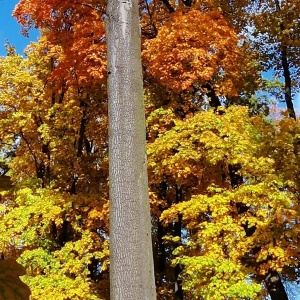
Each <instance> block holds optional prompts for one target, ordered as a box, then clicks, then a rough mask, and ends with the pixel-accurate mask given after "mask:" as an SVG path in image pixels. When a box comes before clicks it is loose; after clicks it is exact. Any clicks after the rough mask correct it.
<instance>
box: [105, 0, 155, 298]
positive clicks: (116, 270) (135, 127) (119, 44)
mask: <svg viewBox="0 0 300 300" xmlns="http://www.w3.org/2000/svg"><path fill="white" fill-rule="evenodd" d="M105 23H106V40H107V54H108V98H109V104H108V114H109V185H110V289H111V299H112V300H154V299H156V291H155V281H154V268H153V256H152V242H151V222H150V206H149V201H148V177H147V160H146V125H145V111H144V97H143V78H142V64H141V36H140V25H139V10H138V1H137V0H131V1H130V0H129V1H128V0H108V6H107V16H106V20H105Z"/></svg>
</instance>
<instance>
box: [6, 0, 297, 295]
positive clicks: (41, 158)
mask: <svg viewBox="0 0 300 300" xmlns="http://www.w3.org/2000/svg"><path fill="white" fill-rule="evenodd" d="M139 5H140V16H141V20H140V21H141V34H142V52H141V55H142V59H143V71H144V94H145V96H144V99H145V105H146V117H147V142H148V148H147V154H148V174H149V192H150V197H149V198H150V205H151V213H152V236H153V250H154V266H155V275H156V286H157V298H158V299H162V300H163V299H165V300H166V299H175V297H177V298H176V299H216V300H219V299H266V298H267V295H268V294H269V295H270V296H271V299H272V300H274V299H283V300H284V299H288V298H287V296H286V291H285V289H284V286H283V285H282V282H284V281H297V280H299V270H298V269H299V233H300V232H299V231H300V227H299V213H300V211H299V210H300V208H299V191H300V181H299V172H300V169H299V168H300V167H299V166H300V161H299V159H300V157H299V151H300V146H299V137H300V124H299V121H298V120H295V119H294V118H293V117H292V118H290V117H289V116H292V114H291V111H289V112H284V111H283V112H281V113H278V112H276V114H273V115H269V114H268V113H269V108H270V107H272V102H274V101H277V100H278V101H279V100H284V99H286V98H284V97H287V87H289V86H291V97H292V99H295V94H296V93H297V92H298V87H299V80H298V77H297V76H298V75H299V74H298V73H299V59H298V57H299V55H298V54H299V46H300V44H299V34H298V33H299V22H298V19H297V18H298V15H299V13H300V6H299V3H298V1H276V0H274V1H271V0H270V1H269V0H265V1H247V0H245V1H223V0H218V1H189V0H185V1H181V2H178V1H168V0H161V1H158V0H154V1H149V2H147V1H140V3H139ZM104 12H105V3H104V2H101V1H100V2H99V1H94V0H87V1H71V0H69V1H60V0H51V1H50V0H47V1H45V0H43V1H41V0H34V1H29V0H21V1H20V3H19V4H18V5H17V6H16V8H15V10H14V16H15V17H16V18H17V20H18V22H19V23H20V24H21V25H22V27H23V32H24V33H25V34H26V33H28V31H29V30H30V28H32V27H36V28H39V29H40V32H41V36H40V38H39V41H38V42H36V43H31V44H30V45H29V46H28V47H27V49H26V50H25V55H24V57H22V56H20V55H19V54H17V53H16V51H15V50H14V48H13V46H10V45H9V44H8V45H7V55H6V56H5V57H1V58H0V107H1V110H0V141H1V160H0V170H1V172H2V174H3V176H2V177H0V185H1V184H2V183H3V182H4V181H1V178H5V179H6V180H7V177H6V176H9V177H10V180H11V182H9V184H7V182H6V183H5V185H4V184H3V187H1V186H0V188H1V200H0V201H1V204H0V210H1V214H0V253H1V255H2V258H3V259H4V261H5V260H8V259H14V260H17V261H18V262H19V263H20V264H21V265H22V266H23V267H25V269H26V275H25V276H23V277H22V280H23V281H24V282H25V283H26V284H28V286H29V287H30V290H31V298H30V299H32V300H43V299H45V300H51V299H61V300H68V299H74V300H76V299H78V300H79V299H109V230H108V228H109V227H108V220H109V203H108V184H109V183H108V151H109V149H108V145H107V140H108V137H107V124H108V116H107V86H106V79H107V75H108V74H107V69H106V45H105V25H104V19H105V18H107V17H109V16H106V15H105V14H104ZM283 57H285V58H286V61H287V63H288V64H287V65H286V64H283V62H284V60H283ZM286 68H288V69H286ZM270 70H272V71H274V74H275V76H277V77H275V79H272V80H266V79H264V80H263V79H262V77H261V71H270ZM286 70H288V71H289V73H287V71H286ZM278 78H279V79H278ZM289 78H290V83H289V82H287V81H288V79H289ZM275 90H276V93H275V92H274V91H275ZM294 103H295V102H294ZM275 115H276V117H274V116H275ZM4 175H5V176H4ZM124 230H126V228H124ZM16 272H17V271H16ZM0 273H1V274H0V276H3V274H2V271H1V269H0ZM16 274H17V273H16ZM16 274H15V275H16ZM15 275H13V276H15ZM19 275H22V274H19V273H18V276H19ZM274 278H277V279H276V280H277V281H276V280H275V279H274ZM272 280H273V281H272ZM175 283H176V284H175ZM272 284H273V285H272ZM20 289H24V294H27V296H28V290H27V289H26V288H25V287H23V285H20ZM1 292H2V285H1V287H0V293H1ZM276 295H277V298H276ZM278 295H279V296H278ZM278 297H279V298H278ZM280 297H281V298H280ZM0 298H1V296H0ZM20 299H22V298H20Z"/></svg>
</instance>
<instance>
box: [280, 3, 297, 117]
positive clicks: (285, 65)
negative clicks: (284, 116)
mask: <svg viewBox="0 0 300 300" xmlns="http://www.w3.org/2000/svg"><path fill="white" fill-rule="evenodd" d="M275 5H276V10H277V11H280V10H281V7H280V3H279V1H278V0H275ZM279 26H280V31H281V33H282V32H283V31H284V30H285V27H284V25H283V23H280V25H279ZM280 47H281V49H280V56H281V57H280V58H281V66H282V70H283V77H284V100H285V103H286V107H287V109H288V112H289V117H290V118H293V119H295V120H296V113H295V109H294V104H293V100H292V79H291V72H290V67H289V61H288V53H287V47H286V45H284V44H283V43H282V42H281V43H280Z"/></svg>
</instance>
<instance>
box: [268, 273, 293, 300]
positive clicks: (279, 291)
mask: <svg viewBox="0 0 300 300" xmlns="http://www.w3.org/2000/svg"><path fill="white" fill-rule="evenodd" d="M265 284H266V287H267V290H268V293H269V295H270V297H271V299H272V300H289V298H288V296H287V294H286V291H285V288H284V286H283V284H282V281H281V278H280V276H279V274H278V272H277V271H271V270H269V272H268V273H267V276H266V278H265Z"/></svg>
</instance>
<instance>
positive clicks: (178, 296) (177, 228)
mask: <svg viewBox="0 0 300 300" xmlns="http://www.w3.org/2000/svg"><path fill="white" fill-rule="evenodd" d="M182 200H183V195H182V187H181V186H176V203H180V202H182ZM181 229H182V216H181V215H180V214H179V216H178V221H177V222H176V223H175V224H174V236H178V237H180V239H181ZM179 243H180V242H179ZM178 246H179V245H178ZM181 271H182V270H181V266H180V265H178V264H177V265H176V267H175V270H174V275H175V280H176V283H175V295H174V296H175V297H174V299H175V300H183V289H182V282H181V280H180V278H179V275H180V273H181Z"/></svg>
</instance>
